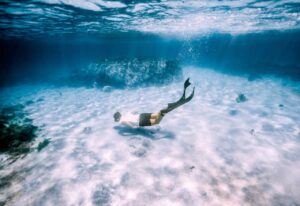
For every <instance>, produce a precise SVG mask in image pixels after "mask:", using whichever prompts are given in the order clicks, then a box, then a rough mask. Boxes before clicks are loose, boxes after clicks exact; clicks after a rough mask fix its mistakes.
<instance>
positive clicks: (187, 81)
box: [184, 78, 191, 89]
mask: <svg viewBox="0 0 300 206" xmlns="http://www.w3.org/2000/svg"><path fill="white" fill-rule="evenodd" d="M190 85H191V83H190V78H187V79H186V80H185V82H184V89H186V88H188V86H190Z"/></svg>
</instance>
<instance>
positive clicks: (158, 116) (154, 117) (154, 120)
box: [150, 112, 163, 125]
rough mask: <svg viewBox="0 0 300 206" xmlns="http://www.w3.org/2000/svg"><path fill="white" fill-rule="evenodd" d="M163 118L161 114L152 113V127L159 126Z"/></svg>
mask: <svg viewBox="0 0 300 206" xmlns="http://www.w3.org/2000/svg"><path fill="white" fill-rule="evenodd" d="M162 118H163V115H162V114H161V112H157V113H152V114H151V119H150V122H151V125H155V124H159V123H160V121H161V120H162Z"/></svg>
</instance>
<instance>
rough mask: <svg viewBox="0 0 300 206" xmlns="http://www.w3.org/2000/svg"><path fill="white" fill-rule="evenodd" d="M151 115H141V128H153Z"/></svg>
mask: <svg viewBox="0 0 300 206" xmlns="http://www.w3.org/2000/svg"><path fill="white" fill-rule="evenodd" d="M150 119H151V113H142V114H140V120H139V126H142V127H144V126H151V122H150Z"/></svg>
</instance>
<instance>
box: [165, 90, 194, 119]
mask: <svg viewBox="0 0 300 206" xmlns="http://www.w3.org/2000/svg"><path fill="white" fill-rule="evenodd" d="M194 93H195V87H194V88H193V92H192V93H191V94H190V96H189V97H187V98H180V99H179V100H178V101H177V102H173V103H169V104H168V107H167V108H166V109H163V110H161V111H160V112H161V113H162V114H165V113H168V112H170V111H172V110H174V109H176V108H177V107H180V106H181V105H184V104H185V103H187V102H189V101H191V100H192V99H193V97H194Z"/></svg>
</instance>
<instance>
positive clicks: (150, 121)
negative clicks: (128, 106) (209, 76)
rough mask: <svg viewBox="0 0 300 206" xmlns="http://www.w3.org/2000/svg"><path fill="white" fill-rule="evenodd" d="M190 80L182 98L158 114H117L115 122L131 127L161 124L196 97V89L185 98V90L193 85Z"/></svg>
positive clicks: (186, 82) (185, 84)
mask: <svg viewBox="0 0 300 206" xmlns="http://www.w3.org/2000/svg"><path fill="white" fill-rule="evenodd" d="M189 79H190V78H188V79H187V80H185V82H184V88H183V94H182V96H181V98H180V99H179V100H178V101H176V102H173V103H169V104H168V107H167V108H165V109H162V110H160V111H159V112H157V113H141V114H137V113H128V114H126V115H121V113H120V112H116V113H115V114H114V120H115V122H120V123H121V124H123V125H127V126H130V127H145V126H153V125H156V124H159V123H160V121H161V120H162V118H163V117H164V115H165V114H167V113H168V112H170V111H172V110H174V109H176V108H177V107H179V106H182V105H184V104H185V103H187V102H189V101H191V99H192V98H193V96H194V91H195V87H194V88H193V92H192V93H191V95H190V96H189V97H187V98H185V90H186V89H187V88H188V86H190V85H191V83H190V82H189Z"/></svg>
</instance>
